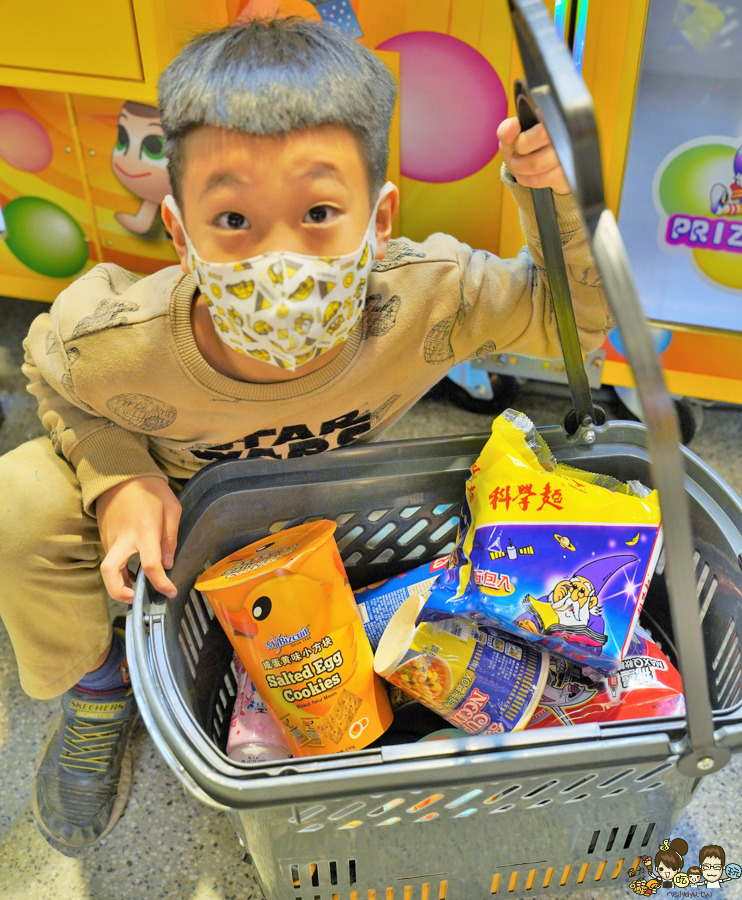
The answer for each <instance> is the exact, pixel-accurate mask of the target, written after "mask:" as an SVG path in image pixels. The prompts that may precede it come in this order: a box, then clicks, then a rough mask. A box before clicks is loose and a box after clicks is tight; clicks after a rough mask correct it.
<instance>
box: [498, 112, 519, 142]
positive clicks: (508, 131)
mask: <svg viewBox="0 0 742 900" xmlns="http://www.w3.org/2000/svg"><path fill="white" fill-rule="evenodd" d="M519 134H520V122H519V121H518V120H517V119H516V118H510V119H503V121H502V122H500V124H499V125H498V127H497V140H498V141H499V142H500V143H501V144H506V145H507V144H514V143H515V141H516V139H517V137H518V135H519Z"/></svg>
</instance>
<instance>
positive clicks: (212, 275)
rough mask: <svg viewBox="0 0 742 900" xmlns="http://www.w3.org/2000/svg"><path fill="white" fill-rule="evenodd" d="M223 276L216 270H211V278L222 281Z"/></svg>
mask: <svg viewBox="0 0 742 900" xmlns="http://www.w3.org/2000/svg"><path fill="white" fill-rule="evenodd" d="M223 277H224V276H223V275H217V274H216V272H209V278H216V279H217V281H221V280H222V278H223Z"/></svg>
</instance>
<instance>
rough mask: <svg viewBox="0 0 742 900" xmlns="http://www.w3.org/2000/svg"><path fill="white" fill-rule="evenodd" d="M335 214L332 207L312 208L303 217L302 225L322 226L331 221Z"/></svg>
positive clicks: (335, 211)
mask: <svg viewBox="0 0 742 900" xmlns="http://www.w3.org/2000/svg"><path fill="white" fill-rule="evenodd" d="M337 213H338V211H337V210H336V209H335V207H334V206H313V207H312V208H311V209H310V210H309V212H308V213H307V214H306V215H305V216H304V224H306V225H323V224H324V223H325V222H329V221H330V220H331V219H333V218H334V217H335V216H336V215H337Z"/></svg>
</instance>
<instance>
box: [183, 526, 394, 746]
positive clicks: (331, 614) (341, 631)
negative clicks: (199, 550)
mask: <svg viewBox="0 0 742 900" xmlns="http://www.w3.org/2000/svg"><path fill="white" fill-rule="evenodd" d="M336 527H337V526H336V524H335V522H329V521H324V520H322V521H318V522H311V523H307V524H305V525H298V526H297V527H296V528H289V529H287V530H286V531H280V532H278V533H277V534H272V535H269V536H268V537H266V538H264V539H262V540H260V541H256V542H255V543H253V544H250V545H249V546H248V547H243V548H242V549H241V550H238V551H237V552H236V553H232V554H231V555H230V556H228V557H226V559H223V560H221V561H220V562H219V563H217V564H216V565H214V566H212V567H211V568H210V569H209V570H208V571H206V572H204V573H203V575H201V577H200V578H199V579H198V581H197V582H196V589H197V590H200V591H203V593H204V595H205V596H206V598H207V600H208V601H209V603H210V604H211V606H212V608H213V610H214V612H215V614H216V617H217V619H218V620H219V623H220V624H221V626H222V627H223V628H224V631H225V632H226V635H227V637H228V638H229V640H230V642H231V644H232V647H233V648H234V650H235V652H236V653H237V655H238V656H239V658H240V660H241V661H242V664H243V665H244V667H245V669H246V670H247V673H248V675H249V676H250V678H251V679H252V681H253V683H254V684H255V687H256V688H257V690H258V692H259V694H260V696H261V697H262V699H263V701H264V702H265V704H266V706H267V707H268V709H270V711H271V712H272V713H273V716H274V718H275V719H276V721H278V722H279V723H280V725H281V726H282V728H283V733H284V739H285V743H286V746H287V747H288V748H289V750H290V751H291V755H292V756H314V755H318V754H324V753H340V752H345V751H350V750H361V749H362V748H363V747H366V746H368V744H370V743H372V742H373V741H374V740H376V738H378V737H379V736H380V735H381V734H383V732H384V731H386V729H387V728H388V727H389V725H391V722H392V710H391V708H390V706H389V701H388V699H387V696H386V692H385V690H384V686H383V684H382V682H381V681H380V680H379V678H378V677H377V676H376V675H375V674H374V670H373V651H372V650H371V645H370V644H369V642H368V638H367V637H366V633H365V631H364V630H363V624H362V623H361V617H360V615H359V612H358V607H357V606H356V602H355V599H354V597H353V591H352V590H351V588H350V583H349V582H348V578H347V576H346V573H345V567H344V566H343V562H342V560H341V558H340V554H339V553H338V549H337V544H336V543H335V538H334V537H333V533H334V531H335V528H336Z"/></svg>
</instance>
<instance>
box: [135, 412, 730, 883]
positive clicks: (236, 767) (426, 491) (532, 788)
mask: <svg viewBox="0 0 742 900" xmlns="http://www.w3.org/2000/svg"><path fill="white" fill-rule="evenodd" d="M541 433H542V435H543V436H544V438H545V439H546V440H547V442H548V443H549V445H550V446H551V447H552V450H553V451H554V453H555V455H556V456H557V458H559V459H561V460H566V461H569V462H571V463H573V464H575V465H578V466H583V467H584V468H587V469H590V470H592V471H600V472H606V473H610V474H612V475H614V476H617V477H619V478H622V479H628V478H639V479H641V480H643V481H645V482H647V481H651V472H650V466H649V455H648V452H647V449H646V431H645V430H644V429H643V428H642V427H641V426H639V425H635V424H629V423H615V422H612V423H608V424H607V425H605V426H603V427H600V428H596V441H595V442H594V443H592V444H590V445H586V444H584V443H577V442H574V441H570V440H569V439H568V438H566V437H565V435H564V433H563V431H562V429H561V428H547V429H542V430H541ZM484 440H485V437H484V436H479V437H469V438H446V439H440V440H436V441H433V442H429V441H410V442H404V443H392V444H377V445H371V446H366V447H357V448H349V449H347V450H343V451H340V452H337V453H333V454H326V455H324V456H322V457H319V458H315V459H300V460H292V461H290V462H288V463H287V464H286V465H282V466H281V467H280V469H279V468H278V467H277V466H275V464H273V463H271V462H270V461H265V462H261V461H258V462H257V463H256V462H253V461H250V462H247V461H235V462H226V463H219V464H217V465H214V466H210V467H209V468H207V469H205V470H204V471H203V472H202V473H201V474H200V475H198V476H197V477H196V478H194V479H193V480H192V481H191V482H190V483H189V485H187V487H186V488H185V489H184V492H183V495H182V500H183V507H184V515H183V522H182V526H181V541H180V545H179V550H178V556H177V560H176V563H175V566H174V568H173V572H172V578H173V580H174V582H175V584H176V585H178V587H179V593H178V596H177V597H176V598H175V599H174V600H172V601H168V602H167V603H164V602H161V599H162V598H158V597H156V596H152V597H150V596H148V595H147V592H146V590H145V583H144V580H143V578H142V577H141V576H140V577H139V579H138V582H137V591H136V599H135V602H134V609H133V613H132V616H131V618H130V619H129V622H128V632H127V645H128V650H129V664H130V667H131V676H132V683H133V685H134V688H135V692H136V696H137V701H138V703H139V708H140V710H141V712H142V716H143V718H144V720H145V723H146V725H147V727H148V729H149V731H150V734H151V735H152V737H153V739H154V741H155V743H156V744H157V746H158V748H159V749H160V751H161V752H162V754H163V756H164V757H165V759H166V760H167V761H168V763H169V764H170V766H171V768H172V769H173V771H174V772H176V774H177V775H178V777H179V778H180V779H181V781H182V782H183V784H184V785H185V786H186V787H187V788H188V789H189V790H190V791H191V792H192V793H193V794H194V795H195V796H197V797H198V798H199V799H201V800H202V801H203V802H206V803H209V804H210V805H213V806H217V807H218V808H220V809H224V810H225V811H227V812H228V813H229V815H230V818H231V819H232V821H233V823H234V825H235V828H236V830H237V833H238V835H239V836H240V838H241V840H242V841H243V842H244V844H245V846H246V847H247V848H248V850H249V852H250V853H251V855H252V857H253V860H254V862H255V866H256V869H257V872H258V875H259V878H260V881H261V884H262V887H263V890H264V892H265V895H266V897H267V898H270V900H274V898H275V900H278V898H281V900H297V898H301V900H314V898H321V900H333V898H341V900H353V898H354V897H355V898H358V900H369V898H373V897H376V898H382V897H384V898H390V897H394V898H396V900H402V898H404V900H423V898H428V900H433V898H439V897H448V898H451V900H454V898H455V900H475V898H479V897H481V898H484V897H490V896H491V895H492V894H493V893H494V894H507V895H508V896H518V892H522V891H525V890H528V891H529V892H532V893H539V892H542V893H549V892H552V893H553V892H559V891H564V890H566V889H573V888H575V887H577V886H580V885H581V886H582V887H585V888H587V887H596V886H602V885H603V883H605V882H608V883H610V881H611V879H612V878H623V879H625V878H626V870H628V869H629V868H630V867H631V866H632V865H633V864H634V862H635V859H636V857H637V856H639V855H640V854H642V853H643V852H646V851H647V849H648V848H649V850H650V852H651V850H652V849H653V848H654V846H655V843H656V841H655V840H654V839H655V838H658V837H662V836H665V835H667V834H669V833H671V831H672V826H673V825H674V824H675V823H676V822H677V820H678V818H679V817H680V815H681V813H682V810H683V809H684V807H685V806H686V805H687V803H688V802H689V801H690V799H691V797H692V795H693V793H694V791H695V790H696V789H697V787H698V784H699V782H700V780H701V779H700V777H698V778H695V779H691V778H688V777H686V776H684V775H683V774H681V773H680V772H679V771H678V768H677V761H678V758H679V756H680V754H681V752H682V750H683V746H684V740H685V738H686V725H685V721H684V720H683V719H670V720H661V719H653V720H651V721H646V720H644V721H640V722H635V723H626V722H622V723H615V724H607V725H589V726H587V725H586V726H575V727H570V728H550V729H543V730H538V731H534V732H528V731H527V732H519V733H515V734H507V735H494V736H491V737H468V738H463V739H460V740H454V741H446V742H440V743H435V744H408V745H399V746H388V747H382V748H380V749H374V750H366V751H363V752H361V753H355V754H340V755H336V756H326V757H313V758H308V759H297V760H291V761H290V762H275V763H269V764H266V765H262V766H248V765H243V764H237V763H234V762H232V761H231V760H229V759H228V758H227V756H226V755H225V754H224V745H225V741H226V730H227V728H228V724H229V717H230V712H231V705H232V703H233V699H234V692H235V676H234V672H233V670H232V667H231V663H230V660H231V656H232V651H231V646H230V644H229V642H228V640H227V638H226V636H225V634H224V633H223V631H222V629H221V627H220V626H219V624H218V622H217V621H216V619H214V618H212V614H211V612H210V606H209V604H208V603H207V602H206V601H205V600H204V599H203V598H202V597H201V596H200V595H199V594H198V593H197V592H196V591H194V590H192V585H193V583H194V581H195V579H196V578H197V576H198V575H199V574H200V572H201V571H202V569H203V567H204V565H205V560H206V561H209V560H210V561H215V560H217V559H219V558H221V557H222V556H224V555H226V554H228V553H230V552H232V551H234V550H235V549H237V548H238V547H240V546H242V545H244V544H245V543H247V542H249V541H251V540H253V539H257V538H259V537H261V536H263V535H264V534H265V533H266V532H267V531H269V530H273V531H275V530H278V529H279V528H282V527H290V526H292V525H296V524H299V523H300V522H303V521H306V520H307V519H311V518H316V517H323V518H330V519H334V520H336V521H337V522H338V529H337V538H338V541H339V544H340V547H341V548H342V555H343V558H344V560H345V563H346V566H347V570H348V575H349V578H350V579H351V582H352V583H353V585H354V586H358V585H361V584H365V583H367V582H369V581H372V580H377V579H378V578H380V577H383V576H386V575H389V574H392V573H395V572H398V571H401V570H403V569H405V568H408V567H409V566H411V565H413V564H416V563H418V562H421V561H424V560H428V559H433V558H435V557H436V556H439V555H441V554H442V553H443V552H445V550H446V549H447V546H448V545H450V541H451V537H452V535H453V534H455V530H454V526H455V516H456V512H457V510H458V507H459V504H460V500H461V496H462V490H463V486H464V482H465V480H466V477H467V475H468V469H469V466H470V465H471V463H472V462H473V461H474V459H475V458H476V455H477V453H478V450H479V449H480V447H481V446H482V445H483V443H484ZM683 455H684V460H685V465H686V472H687V481H686V485H687V492H688V498H689V501H690V506H691V511H692V518H693V532H694V537H695V546H696V550H695V555H694V562H695V572H696V576H697V594H698V609H699V612H698V615H699V621H700V623H701V625H702V630H703V638H704V647H705V655H706V660H707V661H708V662H707V671H706V672H695V673H693V676H694V677H695V678H700V679H703V680H704V681H705V682H707V683H708V686H709V690H710V694H711V699H712V704H713V707H714V710H715V713H714V726H715V728H716V738H717V741H719V743H720V744H721V745H723V746H724V747H726V748H728V749H729V750H735V749H738V748H739V747H740V746H742V709H741V708H740V707H741V705H742V704H740V698H742V663H741V661H740V638H741V637H742V634H741V633H740V629H741V628H742V624H741V623H740V621H739V610H740V607H739V600H740V594H741V592H742V572H740V567H739V564H738V555H739V554H740V553H742V537H741V536H740V530H742V503H740V501H739V500H738V499H737V498H736V497H735V495H734V494H733V492H732V491H731V489H730V488H729V487H728V486H727V485H726V484H724V483H723V482H722V481H721V480H720V479H719V478H718V477H717V476H716V475H715V474H714V473H713V472H712V471H711V470H710V469H709V468H708V467H707V466H705V464H704V463H703V462H701V460H699V459H698V458H697V457H696V456H694V454H692V453H691V452H690V451H688V450H684V451H683ZM663 566H664V561H663V560H660V564H659V567H658V573H657V575H656V576H655V578H654V580H653V582H652V585H651V588H650V592H649V596H648V598H647V602H646V607H645V609H646V613H647V615H648V617H649V621H650V622H651V625H650V627H652V628H654V629H656V632H657V633H658V634H660V635H663V636H664V637H663V638H661V640H663V643H664V645H665V647H667V648H669V649H670V651H671V653H672V649H671V648H672V647H673V645H674V634H673V630H672V625H671V623H670V620H669V617H668V609H667V596H666V591H665V585H664V573H663V571H662V570H663ZM431 797H432V798H438V799H435V800H432V801H431V799H430V798H431ZM426 801H428V802H427V804H426ZM416 807H417V808H416ZM426 885H427V887H426ZM511 887H513V889H514V891H515V893H510V892H509V891H510V888H511ZM373 892H375V894H374V893H373Z"/></svg>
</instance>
